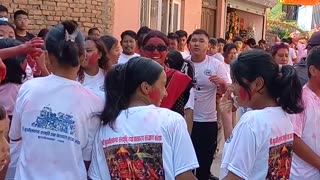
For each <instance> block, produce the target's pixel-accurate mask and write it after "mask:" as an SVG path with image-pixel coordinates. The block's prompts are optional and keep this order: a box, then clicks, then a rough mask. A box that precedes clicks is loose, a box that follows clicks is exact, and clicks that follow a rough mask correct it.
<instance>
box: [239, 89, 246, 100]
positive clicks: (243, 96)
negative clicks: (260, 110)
mask: <svg viewBox="0 0 320 180" xmlns="http://www.w3.org/2000/svg"><path fill="white" fill-rule="evenodd" d="M239 97H240V99H241V101H245V100H247V99H248V93H247V91H246V90H245V89H244V88H240V90H239Z"/></svg>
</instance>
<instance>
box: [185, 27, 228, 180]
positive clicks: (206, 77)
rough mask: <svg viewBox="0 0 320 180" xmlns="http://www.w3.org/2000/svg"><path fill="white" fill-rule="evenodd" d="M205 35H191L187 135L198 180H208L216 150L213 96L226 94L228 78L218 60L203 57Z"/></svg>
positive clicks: (196, 32)
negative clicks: (191, 90)
mask: <svg viewBox="0 0 320 180" xmlns="http://www.w3.org/2000/svg"><path fill="white" fill-rule="evenodd" d="M208 41H209V35H208V33H207V32H206V31H204V30H201V29H198V30H195V31H194V32H193V33H192V35H191V41H190V47H191V57H190V58H189V60H190V61H191V62H192V63H193V65H194V68H195V81H196V83H195V100H194V120H193V121H194V123H193V129H192V133H191V138H192V142H193V145H194V147H195V150H196V153H197V158H198V161H199V165H200V168H198V169H197V170H196V176H197V178H198V179H209V178H211V177H210V176H211V175H210V174H211V173H210V167H211V163H212V160H213V155H214V152H215V150H216V148H217V132H218V125H217V111H216V94H217V91H221V92H220V93H221V94H223V93H224V92H225V90H226V86H227V82H228V77H227V72H226V70H225V68H224V65H223V64H222V62H220V61H219V60H217V59H215V58H212V57H209V56H207V55H206V53H207V49H208V44H209V42H208Z"/></svg>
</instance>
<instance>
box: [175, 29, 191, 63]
mask: <svg viewBox="0 0 320 180" xmlns="http://www.w3.org/2000/svg"><path fill="white" fill-rule="evenodd" d="M176 34H177V35H178V36H179V44H178V51H180V53H181V55H182V57H183V59H187V58H188V57H189V56H190V52H189V51H188V50H187V49H186V45H187V39H188V33H187V32H186V31H184V30H178V31H176Z"/></svg>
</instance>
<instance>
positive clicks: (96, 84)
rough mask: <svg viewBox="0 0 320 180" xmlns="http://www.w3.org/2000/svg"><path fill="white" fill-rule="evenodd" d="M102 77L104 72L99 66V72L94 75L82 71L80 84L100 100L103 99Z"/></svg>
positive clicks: (103, 77)
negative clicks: (82, 78) (82, 76)
mask: <svg viewBox="0 0 320 180" xmlns="http://www.w3.org/2000/svg"><path fill="white" fill-rule="evenodd" d="M104 79H105V72H104V70H103V69H101V68H99V72H98V73H97V74H96V75H94V76H90V75H88V74H87V73H85V72H84V80H83V83H82V85H83V86H84V87H85V88H87V89H89V90H90V91H91V92H93V93H94V94H95V95H97V96H99V97H100V98H101V99H102V100H105V91H104Z"/></svg>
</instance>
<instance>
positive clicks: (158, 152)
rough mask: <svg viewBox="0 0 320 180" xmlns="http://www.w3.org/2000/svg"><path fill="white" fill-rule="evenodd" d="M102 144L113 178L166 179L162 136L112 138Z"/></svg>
mask: <svg viewBox="0 0 320 180" xmlns="http://www.w3.org/2000/svg"><path fill="white" fill-rule="evenodd" d="M119 143H120V144H119ZM102 145H103V147H104V153H105V157H106V162H107V165H108V168H109V172H110V176H111V179H112V180H122V179H130V180H164V179H165V173H164V168H163V162H162V137H161V136H154V135H146V136H136V137H119V138H112V139H108V140H104V141H103V142H102Z"/></svg>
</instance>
